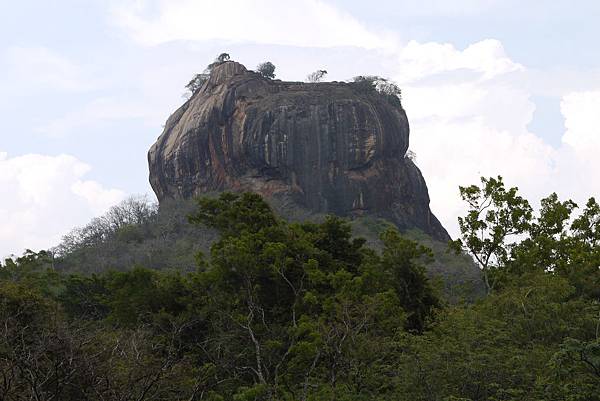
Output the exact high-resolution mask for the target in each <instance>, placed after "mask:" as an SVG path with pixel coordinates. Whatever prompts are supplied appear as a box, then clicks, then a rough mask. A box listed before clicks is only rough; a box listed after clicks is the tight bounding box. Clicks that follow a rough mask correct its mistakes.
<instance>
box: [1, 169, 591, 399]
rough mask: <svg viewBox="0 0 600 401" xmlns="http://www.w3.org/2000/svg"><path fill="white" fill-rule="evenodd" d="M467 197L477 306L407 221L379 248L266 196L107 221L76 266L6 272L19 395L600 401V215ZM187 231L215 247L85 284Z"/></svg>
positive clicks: (471, 193)
mask: <svg viewBox="0 0 600 401" xmlns="http://www.w3.org/2000/svg"><path fill="white" fill-rule="evenodd" d="M461 193H462V195H463V198H464V199H465V200H466V201H467V202H468V205H469V213H468V215H466V216H465V217H464V218H462V219H461V221H460V225H461V231H462V236H461V238H460V240H457V241H456V242H454V243H453V248H454V249H455V250H462V251H466V252H469V253H471V254H472V255H473V256H474V257H475V259H476V260H477V261H478V264H479V266H480V268H481V269H482V272H483V274H484V277H485V282H486V288H487V295H485V296H483V297H480V298H479V299H478V300H475V301H473V302H468V300H465V301H464V302H460V297H457V298H454V299H453V300H452V301H453V302H448V301H447V299H448V298H447V296H445V295H444V292H443V290H442V288H441V287H439V286H438V285H436V283H435V280H433V281H432V280H430V279H429V278H428V275H427V274H426V269H425V265H426V264H427V263H429V262H430V260H431V259H432V258H435V256H434V254H433V253H432V252H431V250H430V249H429V248H427V247H425V246H423V245H421V244H419V243H418V242H415V241H413V240H411V239H408V238H406V237H405V236H403V235H401V234H400V233H399V232H398V231H397V230H395V229H394V228H389V227H381V230H380V229H377V231H382V232H381V235H380V239H379V242H378V245H377V246H375V245H367V244H366V240H364V239H361V238H357V237H354V236H353V234H352V227H351V225H350V224H349V223H348V222H346V221H344V220H341V219H339V218H336V217H327V218H326V219H324V220H323V221H320V222H288V221H285V220H282V219H280V218H279V217H277V215H276V213H274V212H273V210H272V209H271V207H270V206H269V205H268V204H267V203H266V202H264V201H263V200H262V199H261V198H260V196H258V195H254V194H249V193H246V194H239V195H237V194H229V193H225V194H222V195H221V196H220V197H218V198H202V199H200V200H199V201H198V203H197V204H196V205H195V206H194V207H193V208H192V207H191V206H190V210H189V213H188V211H181V213H183V214H190V222H191V224H189V227H187V226H186V225H181V226H176V227H171V228H169V229H161V230H159V231H152V230H154V228H152V227H157V224H158V225H160V224H164V225H167V226H168V225H169V224H172V223H174V221H177V220H164V221H162V222H161V223H157V222H160V221H161V220H159V219H160V217H159V216H160V213H157V212H156V211H154V210H152V209H148V210H142V211H141V212H140V213H137V214H136V213H125V214H124V215H123V216H121V217H119V216H120V215H118V213H117V214H116V215H115V214H113V215H112V216H108V217H107V216H105V218H106V220H104V221H96V222H95V224H96V226H99V227H103V228H102V230H99V231H98V232H100V233H103V234H102V235H100V237H98V236H96V237H94V235H93V233H94V232H95V231H94V230H92V229H91V227H92V226H88V227H87V229H84V230H83V231H79V232H78V233H73V235H75V234H77V236H76V237H73V238H72V241H71V242H68V241H65V243H63V248H62V250H61V251H60V252H59V254H60V256H59V257H54V256H53V255H52V254H51V253H48V252H39V253H34V252H28V253H26V254H25V255H24V256H22V257H20V258H17V259H15V260H7V261H5V262H4V263H3V264H2V267H1V269H0V373H1V374H0V399H2V400H66V401H70V400H139V401H141V400H213V401H215V400H239V401H242V400H314V401H317V400H327V401H329V400H348V401H359V400H365V401H366V400H390V401H391V400H407V401H408V400H439V401H450V400H454V401H457V400H462V401H467V400H471V401H475V400H515V401H516V400H573V401H574V400H582V401H583V400H586V401H587V400H589V401H594V400H600V303H599V301H600V299H599V298H600V268H599V266H600V223H599V222H600V207H599V206H598V204H597V203H596V202H595V200H594V199H590V201H589V202H588V203H587V204H586V205H585V207H583V208H582V210H581V212H580V213H579V214H577V215H575V211H576V210H577V207H576V205H575V204H574V203H573V202H571V201H566V202H563V201H560V200H558V198H557V197H556V196H555V195H551V196H550V197H548V198H546V199H544V200H543V201H542V206H541V209H540V212H539V213H537V214H536V213H534V212H533V211H532V209H531V207H530V206H529V204H528V202H527V201H526V200H524V199H523V198H521V197H519V196H518V193H517V191H516V189H514V188H510V189H506V188H505V187H504V184H503V183H502V180H501V179H499V178H498V179H485V180H483V182H482V185H481V187H479V186H471V187H466V188H462V189H461ZM125 210H129V211H130V212H131V211H132V210H134V211H135V210H137V208H136V207H131V208H126V209H125ZM135 216H138V217H139V218H138V217H135ZM140 216H150V217H149V219H150V220H147V219H146V217H143V218H142V217H140ZM109 217H110V218H109ZM149 221H152V222H153V223H152V224H150V223H149ZM115 222H120V223H117V224H113V223H115ZM111 224H113V225H112V226H111ZM367 228H369V225H367ZM371 228H372V227H371ZM86 230H87V231H86ZM144 230H148V231H144ZM181 230H189V232H196V234H197V235H204V234H205V233H212V234H211V235H214V238H215V240H214V241H213V242H212V245H210V250H209V251H207V252H204V253H198V252H197V251H198V246H197V244H194V243H187V242H185V243H182V242H181V241H182V239H181V238H182V237H180V236H178V235H175V234H173V235H172V236H171V237H169V236H168V235H166V236H165V237H164V238H162V239H160V238H159V237H157V238H156V244H159V243H160V242H161V241H162V240H164V241H166V243H167V244H172V246H175V247H179V248H178V249H179V250H178V251H177V252H175V253H173V254H177V253H181V258H182V260H185V261H186V262H185V263H188V262H187V261H188V260H190V259H189V258H195V266H196V267H195V268H194V269H191V268H190V269H189V270H188V271H185V270H173V269H169V268H168V266H169V265H170V264H171V263H175V262H176V261H169V258H170V256H169V258H166V259H165V260H164V268H163V269H162V270H157V269H147V268H144V267H141V266H129V268H128V269H125V270H123V271H116V270H106V269H105V267H109V266H110V265H111V264H112V263H113V262H110V263H106V265H105V266H103V267H102V268H99V269H93V268H87V267H86V268H85V269H83V270H85V271H86V272H88V273H89V272H94V271H95V272H96V273H94V274H81V272H77V270H78V269H77V260H78V259H77V258H81V259H80V260H84V256H85V254H84V253H85V252H91V251H90V249H100V248H99V247H100V246H106V247H107V248H106V249H111V248H110V247H111V246H114V247H115V248H114V249H115V250H116V251H117V254H118V255H120V256H119V257H118V258H116V259H115V260H116V261H118V262H119V263H122V264H123V265H126V264H127V263H128V262H127V260H125V259H122V258H124V257H125V254H124V253H119V252H118V250H119V249H118V247H117V245H118V244H120V243H125V244H128V245H126V247H131V248H127V249H134V248H135V246H134V245H132V244H135V243H136V241H137V243H138V245H139V244H142V245H143V246H142V247H141V248H140V249H138V250H137V251H136V252H139V254H138V255H137V256H135V255H132V259H131V260H132V261H133V260H135V261H136V263H138V262H139V261H141V260H144V259H143V258H146V257H147V258H149V259H147V260H152V258H154V257H155V256H152V255H154V254H153V252H154V251H155V249H154V247H153V246H152V245H151V244H152V242H151V241H150V240H148V238H153V236H156V235H155V234H156V233H157V232H162V233H176V232H179V231H181ZM194 230H199V231H194ZM106 233H110V234H106ZM103 236H104V237H103ZM94 238H95V239H94ZM117 238H120V242H119V241H117ZM144 238H146V239H144ZM188 238H192V237H191V236H190V237H188ZM84 239H85V240H86V241H87V240H89V241H90V242H89V243H87V244H85V245H82V244H84V242H82V241H83V240H84ZM140 239H143V240H140ZM94 241H95V242H94ZM111 241H112V242H111ZM169 241H171V242H169ZM186 241H187V240H186ZM110 243H112V245H106V244H110ZM94 244H95V245H94ZM99 244H100V245H99ZM101 244H105V245H101ZM373 246H375V247H376V248H377V249H373ZM157 248H160V247H158V245H157ZM106 249H104V250H103V252H105V251H106ZM148 255H150V256H148ZM87 257H89V255H88V256H85V258H87ZM138 258H142V259H138ZM100 259H102V258H100ZM85 260H90V259H85ZM67 261H68V262H67ZM161 263H163V262H161ZM61 264H62V267H61ZM67 265H68V267H69V268H68V269H66V268H65V266H67Z"/></svg>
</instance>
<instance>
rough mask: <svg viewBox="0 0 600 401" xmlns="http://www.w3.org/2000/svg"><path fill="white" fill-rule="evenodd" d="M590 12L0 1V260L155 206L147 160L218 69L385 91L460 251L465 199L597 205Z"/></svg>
mask: <svg viewBox="0 0 600 401" xmlns="http://www.w3.org/2000/svg"><path fill="white" fill-rule="evenodd" d="M599 17H600V2H598V1H596V0H589V1H586V0H570V1H563V0H553V1H551V2H550V1H545V0H544V1H542V0H526V1H523V0H520V1H516V0H454V1H446V0H417V1H413V0H390V1H368V2H366V1H364V0H359V1H355V0H293V1H288V0H275V1H272V0H256V1H250V0H219V1H202V0H134V1H130V0H118V1H116V0H115V1H112V0H86V1H81V0H57V1H52V2H49V1H42V0H38V1H32V0H20V1H18V2H17V1H12V0H11V1H8V0H0V120H1V121H2V128H1V129H0V257H3V256H8V255H10V254H17V255H19V254H21V253H22V252H23V251H24V250H25V249H33V250H40V249H46V248H49V247H52V246H54V245H56V244H58V242H59V241H60V239H61V237H62V236H63V235H64V234H66V233H67V232H68V231H70V230H71V229H72V228H74V227H76V226H81V225H84V224H86V223H87V222H88V221H89V220H91V219H92V218H93V217H95V216H98V215H100V214H102V213H104V212H105V211H106V210H107V209H108V208H109V207H110V206H112V205H114V204H116V203H118V202H119V201H121V200H122V199H124V198H126V197H128V196H131V195H134V194H135V195H137V194H150V195H152V190H151V188H150V186H149V184H148V168H147V162H146V152H147V150H148V148H149V147H150V145H151V144H152V143H153V142H154V141H155V140H156V138H157V137H158V136H159V135H160V133H161V131H162V125H163V124H164V122H165V120H166V119H167V117H168V116H169V114H170V113H171V112H173V111H174V110H175V109H176V108H177V107H178V106H179V105H180V104H182V103H183V101H184V99H183V97H182V95H183V94H184V92H185V91H184V86H185V84H186V83H187V82H188V81H189V80H190V78H191V77H192V76H193V75H194V73H196V72H200V71H201V70H203V69H204V67H205V66H206V65H207V64H208V63H210V62H211V61H212V60H213V59H214V57H215V56H216V55H218V54H219V53H221V52H227V53H229V54H230V55H231V56H232V59H235V60H236V61H239V62H241V63H243V64H245V65H246V66H247V67H248V68H254V67H255V66H256V65H257V64H258V63H260V62H262V61H266V60H269V61H272V62H273V63H274V64H275V65H276V66H277V69H276V71H275V72H276V74H277V78H281V79H283V80H304V79H305V77H306V75H307V74H308V73H310V72H312V71H315V70H317V69H326V70H327V71H328V72H329V74H328V76H327V78H328V79H330V80H347V79H350V78H352V77H353V76H356V75H381V76H384V77H387V78H389V79H392V80H394V81H396V82H397V83H398V84H399V85H400V87H401V88H402V93H403V94H402V102H403V106H404V108H405V109H406V112H407V114H408V118H409V121H410V126H411V137H410V148H411V150H413V151H414V152H415V153H416V163H417V165H418V167H419V168H420V169H421V171H422V172H423V175H424V176H425V179H426V181H427V184H428V187H429V193H430V198H431V208H432V210H433V212H434V213H435V214H436V215H437V216H438V218H439V219H440V220H441V221H442V223H443V224H444V226H445V227H446V228H447V229H448V231H449V232H450V234H451V235H452V236H456V235H457V234H458V225H457V220H456V219H457V217H458V216H459V215H461V214H463V213H464V211H465V206H464V205H463V204H462V202H461V200H460V197H459V192H458V186H459V185H470V184H473V183H477V182H478V180H479V177H480V176H496V175H502V176H503V177H504V180H505V182H506V183H507V185H509V186H518V187H519V190H520V192H521V193H522V194H524V195H525V196H526V197H527V198H528V199H530V201H531V202H532V203H534V204H538V202H539V200H540V199H541V198H543V197H545V196H547V195H549V194H550V193H552V192H557V193H558V195H559V196H560V197H561V198H563V199H566V198H571V199H573V200H575V201H576V202H578V203H579V204H583V203H584V202H585V201H586V200H587V199H588V198H589V197H591V196H596V197H598V196H599V195H600V158H599V157H598V155H599V154H600V128H599V127H600V52H598V51H597V48H598V46H597V38H598V37H600V24H598V23H597V21H598V18H599Z"/></svg>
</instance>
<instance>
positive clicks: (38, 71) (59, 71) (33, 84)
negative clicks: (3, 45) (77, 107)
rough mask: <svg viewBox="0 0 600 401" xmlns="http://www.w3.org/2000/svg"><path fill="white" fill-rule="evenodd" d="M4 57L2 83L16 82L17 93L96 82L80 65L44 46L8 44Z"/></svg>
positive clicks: (90, 85) (78, 87)
mask: <svg viewBox="0 0 600 401" xmlns="http://www.w3.org/2000/svg"><path fill="white" fill-rule="evenodd" d="M4 60H5V63H6V70H5V72H4V74H3V78H4V79H5V82H4V86H5V87H6V86H11V85H15V84H18V88H15V89H18V93H22V92H24V91H25V92H26V91H29V90H32V89H33V90H39V89H51V90H63V91H85V90H89V89H93V88H94V87H95V85H96V84H95V83H94V82H93V80H92V79H91V77H90V76H89V75H88V74H87V73H86V72H85V71H84V69H83V68H82V67H80V66H79V65H78V64H76V63H74V62H73V61H71V60H69V59H68V58H66V57H64V56H62V55H60V54H58V53H56V52H55V51H53V50H51V49H48V48H46V47H18V46H16V47H10V48H8V49H7V50H6V52H5V54H4Z"/></svg>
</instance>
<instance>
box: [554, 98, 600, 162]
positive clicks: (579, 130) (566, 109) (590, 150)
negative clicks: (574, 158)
mask: <svg viewBox="0 0 600 401" xmlns="http://www.w3.org/2000/svg"><path fill="white" fill-rule="evenodd" d="M560 108H561V112H562V114H563V115H564V117H565V126H566V128H567V132H565V135H564V136H563V138H562V140H563V142H564V143H565V144H567V145H569V146H571V147H572V148H573V149H575V151H576V152H577V153H578V154H579V155H580V156H581V157H582V158H585V159H586V160H590V161H594V162H595V161H596V160H598V150H600V90H597V91H585V92H572V93H569V94H567V95H565V96H564V97H563V99H562V102H561V104H560ZM599 165H600V163H599Z"/></svg>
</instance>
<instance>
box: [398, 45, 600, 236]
mask: <svg viewBox="0 0 600 401" xmlns="http://www.w3.org/2000/svg"><path fill="white" fill-rule="evenodd" d="M407 48H408V49H409V50H406V49H404V50H403V51H401V52H400V56H399V58H398V64H399V67H398V70H397V73H396V75H395V78H396V79H397V80H398V81H399V82H400V84H401V87H402V88H403V95H404V101H403V103H404V107H405V108H406V110H407V113H408V116H409V120H410V121H411V148H412V149H413V150H415V151H416V153H417V164H418V165H419V167H420V168H421V169H422V171H423V173H424V176H425V178H426V181H427V184H428V187H429V190H430V197H431V205H432V209H433V211H434V213H436V214H437V215H438V217H439V218H440V219H441V221H442V223H443V224H444V226H445V227H446V228H447V229H448V230H449V231H450V233H451V235H453V236H456V235H457V234H458V227H457V224H456V218H457V217H458V216H459V215H462V214H464V212H465V205H464V204H463V203H462V202H461V201H460V199H459V197H458V186H459V185H470V184H476V183H478V182H479V177H480V176H496V175H502V176H503V177H504V178H505V181H506V183H507V185H510V186H518V187H519V188H520V190H521V192H522V193H523V194H524V195H525V196H526V197H527V198H529V199H530V201H531V202H532V203H533V204H534V205H536V204H537V202H538V201H539V200H540V199H541V198H542V197H545V196H547V195H549V194H550V193H551V192H558V193H559V195H560V196H562V197H568V198H573V199H575V200H576V201H578V202H580V203H582V202H584V201H585V199H587V197H589V196H592V195H594V194H595V193H597V192H598V190H599V189H600V184H597V183H598V182H600V161H596V160H598V158H597V157H596V155H597V154H598V153H599V152H600V136H599V135H598V132H597V130H596V127H598V126H600V117H599V115H598V113H597V110H599V109H600V92H575V93H572V94H569V95H567V96H565V97H564V99H563V101H562V104H561V106H562V107H561V108H562V113H563V115H564V117H565V119H566V127H567V131H566V133H565V135H564V137H563V143H564V145H563V146H560V147H553V146H551V145H550V144H548V143H547V142H545V141H544V140H543V138H542V137H540V136H538V135H536V133H532V132H529V131H528V130H527V126H528V125H529V123H530V122H531V120H532V117H533V112H534V110H535V105H534V104H533V103H532V102H531V101H530V97H531V90H530V84H529V80H528V79H529V78H530V75H529V73H528V71H527V70H526V69H525V68H524V67H523V66H521V65H519V64H517V63H515V62H513V61H512V60H510V58H508V57H507V56H506V54H505V53H504V51H503V49H502V45H501V44H500V42H498V41H490V40H485V41H482V42H479V43H476V44H473V45H471V46H469V47H468V48H467V49H465V50H463V51H460V50H457V49H455V48H454V47H453V46H451V45H447V44H446V45H441V44H429V43H428V44H419V43H416V42H411V43H410V44H409V45H408V46H407ZM407 71H408V72H407ZM465 71H466V72H467V73H465ZM456 74H458V75H460V79H457V75H456ZM582 176H584V177H585V178H583V177H582Z"/></svg>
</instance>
